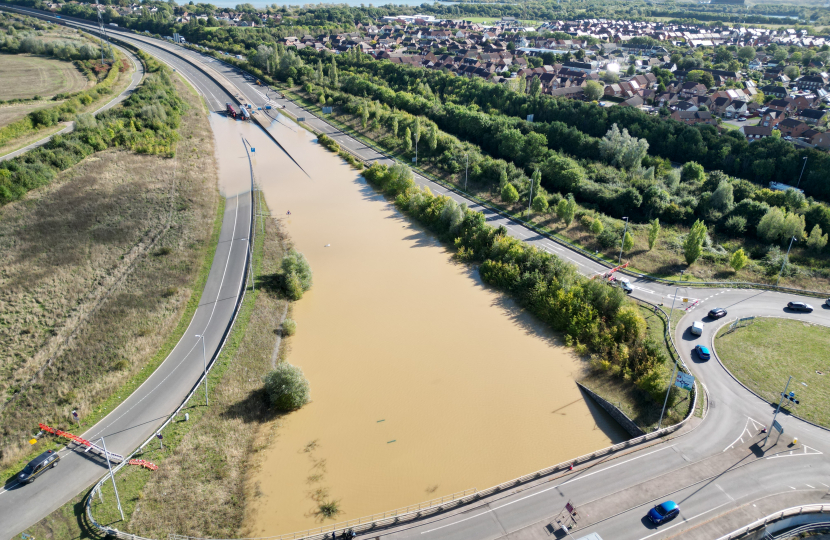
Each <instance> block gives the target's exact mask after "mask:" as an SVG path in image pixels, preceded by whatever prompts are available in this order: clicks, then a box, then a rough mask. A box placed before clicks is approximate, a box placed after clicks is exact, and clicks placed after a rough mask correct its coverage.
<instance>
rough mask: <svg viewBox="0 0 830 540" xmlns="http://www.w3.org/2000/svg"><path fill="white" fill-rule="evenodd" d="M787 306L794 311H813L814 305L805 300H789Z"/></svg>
mask: <svg viewBox="0 0 830 540" xmlns="http://www.w3.org/2000/svg"><path fill="white" fill-rule="evenodd" d="M787 307H788V308H790V309H791V310H793V311H806V312H807V313H810V312H811V311H813V306H811V305H810V304H807V303H805V302H787Z"/></svg>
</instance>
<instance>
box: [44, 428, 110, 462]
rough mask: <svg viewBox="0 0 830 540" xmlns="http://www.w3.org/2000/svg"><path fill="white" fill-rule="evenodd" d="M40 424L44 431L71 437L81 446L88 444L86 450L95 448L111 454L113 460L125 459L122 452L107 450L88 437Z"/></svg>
mask: <svg viewBox="0 0 830 540" xmlns="http://www.w3.org/2000/svg"><path fill="white" fill-rule="evenodd" d="M38 426H39V427H40V429H42V430H43V431H45V432H47V433H51V434H52V435H57V436H58V437H66V438H67V439H69V440H70V441H72V442H74V443H75V444H77V445H79V446H86V450H84V452H89V451H90V450H94V451H95V452H97V453H98V454H101V455H102V456H107V455H109V458H110V459H111V460H113V461H118V462H121V461H124V456H122V455H121V454H116V453H114V452H105V451H104V449H103V448H102V447H100V446H98V445H97V444H95V443H94V442H90V441H88V440H86V439H82V438H81V437H78V436H77V435H73V434H72V433H69V432H68V431H63V430H60V429H56V428H51V427H49V426H47V425H46V424H38Z"/></svg>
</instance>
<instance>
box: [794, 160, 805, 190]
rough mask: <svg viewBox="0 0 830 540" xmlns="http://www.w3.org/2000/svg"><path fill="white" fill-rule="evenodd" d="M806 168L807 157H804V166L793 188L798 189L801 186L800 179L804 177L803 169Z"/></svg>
mask: <svg viewBox="0 0 830 540" xmlns="http://www.w3.org/2000/svg"><path fill="white" fill-rule="evenodd" d="M806 168H807V156H804V165H802V166H801V174H799V175H798V183H797V184H796V185H795V188H796V189H798V186H799V185H801V177H802V176H804V169H806Z"/></svg>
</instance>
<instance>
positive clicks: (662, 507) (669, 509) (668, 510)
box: [648, 501, 680, 525]
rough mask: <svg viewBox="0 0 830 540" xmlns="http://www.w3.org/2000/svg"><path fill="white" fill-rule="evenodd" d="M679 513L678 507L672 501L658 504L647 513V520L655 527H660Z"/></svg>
mask: <svg viewBox="0 0 830 540" xmlns="http://www.w3.org/2000/svg"><path fill="white" fill-rule="evenodd" d="M679 513H680V507H679V506H677V503H676V502H674V501H666V502H664V503H660V504H658V505H657V506H655V507H654V508H652V509H651V510H649V511H648V519H650V520H651V522H652V523H654V524H655V525H660V524H661V523H664V522H666V521H669V520H670V519H674V518H675V517H677V514H679Z"/></svg>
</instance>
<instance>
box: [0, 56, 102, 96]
mask: <svg viewBox="0 0 830 540" xmlns="http://www.w3.org/2000/svg"><path fill="white" fill-rule="evenodd" d="M0 73H2V74H3V76H2V77H0V99H2V100H10V99H27V98H32V97H34V96H42V97H51V96H54V95H55V94H61V93H69V92H77V91H78V90H83V89H85V88H88V87H91V86H92V83H91V82H90V81H89V79H87V78H86V77H85V76H84V74H83V73H81V72H80V71H78V68H76V67H75V66H74V65H73V64H72V63H71V62H62V61H60V60H54V59H52V58H41V57H38V56H30V55H27V54H16V55H11V54H3V55H0Z"/></svg>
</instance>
